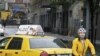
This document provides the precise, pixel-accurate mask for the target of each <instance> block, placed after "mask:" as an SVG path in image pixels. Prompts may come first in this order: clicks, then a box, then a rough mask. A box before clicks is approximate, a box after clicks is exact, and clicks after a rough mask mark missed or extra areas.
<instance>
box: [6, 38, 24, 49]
mask: <svg viewBox="0 0 100 56" xmlns="http://www.w3.org/2000/svg"><path fill="white" fill-rule="evenodd" d="M16 38H17V39H18V38H19V37H13V38H12V39H11V41H12V40H13V39H16ZM19 39H20V40H22V41H21V43H20V45H21V46H20V48H18V47H17V48H18V49H17V48H12V47H10V48H9V46H10V44H11V41H10V42H9V44H8V46H7V48H6V49H7V50H9V49H11V50H21V49H22V45H23V38H19ZM12 42H13V41H12Z"/></svg>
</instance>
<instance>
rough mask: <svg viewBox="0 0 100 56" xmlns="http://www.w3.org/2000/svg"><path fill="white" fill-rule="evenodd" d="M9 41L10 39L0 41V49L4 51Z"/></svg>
mask: <svg viewBox="0 0 100 56" xmlns="http://www.w3.org/2000/svg"><path fill="white" fill-rule="evenodd" d="M9 40H10V38H4V39H2V40H0V49H4V48H5V46H6V45H7V43H8V41H9Z"/></svg>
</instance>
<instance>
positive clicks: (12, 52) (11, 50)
mask: <svg viewBox="0 0 100 56" xmlns="http://www.w3.org/2000/svg"><path fill="white" fill-rule="evenodd" d="M22 43H23V39H22V38H18V37H14V38H12V40H11V41H10V42H9V45H8V46H7V47H6V50H5V56H25V52H24V51H22V50H21V48H22Z"/></svg>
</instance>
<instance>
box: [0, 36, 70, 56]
mask: <svg viewBox="0 0 100 56" xmlns="http://www.w3.org/2000/svg"><path fill="white" fill-rule="evenodd" d="M0 56H72V49H69V48H66V45H64V44H63V42H62V41H61V40H60V39H57V38H54V37H52V36H29V35H12V36H8V37H5V38H3V39H2V40H0Z"/></svg>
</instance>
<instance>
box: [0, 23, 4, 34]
mask: <svg viewBox="0 0 100 56" xmlns="http://www.w3.org/2000/svg"><path fill="white" fill-rule="evenodd" d="M0 36H4V27H3V26H2V24H0Z"/></svg>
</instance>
